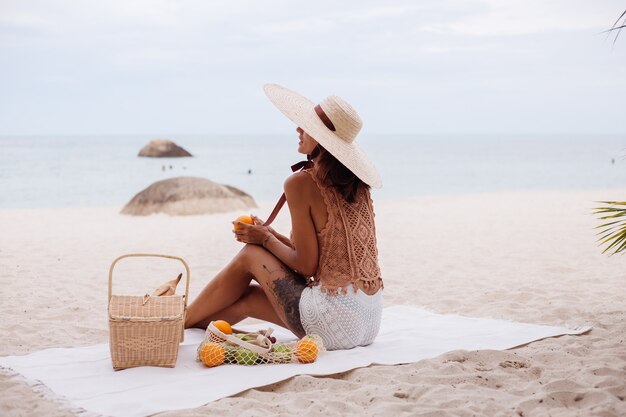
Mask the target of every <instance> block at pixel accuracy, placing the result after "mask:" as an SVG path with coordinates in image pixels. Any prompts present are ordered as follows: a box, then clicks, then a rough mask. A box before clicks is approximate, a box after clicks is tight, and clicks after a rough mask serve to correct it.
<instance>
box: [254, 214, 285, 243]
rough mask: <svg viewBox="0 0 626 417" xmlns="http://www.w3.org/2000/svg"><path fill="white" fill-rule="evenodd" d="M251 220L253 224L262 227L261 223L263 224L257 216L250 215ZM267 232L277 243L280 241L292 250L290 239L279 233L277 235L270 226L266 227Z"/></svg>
mask: <svg viewBox="0 0 626 417" xmlns="http://www.w3.org/2000/svg"><path fill="white" fill-rule="evenodd" d="M252 220H254V224H256V225H259V226H262V225H263V223H265V222H264V221H263V220H261V219H259V218H258V217H257V216H255V215H252ZM267 230H269V232H270V233H271V234H273V235H274V237H276V239H278V240H279V241H281V242H282V243H284V244H285V245H287V246H289V247H290V248H293V243H292V242H291V239H289V238H288V237H287V236H285V235H281V234H280V233H278V232H277V231H276V230H275V229H274V228H273V227H271V226H267Z"/></svg>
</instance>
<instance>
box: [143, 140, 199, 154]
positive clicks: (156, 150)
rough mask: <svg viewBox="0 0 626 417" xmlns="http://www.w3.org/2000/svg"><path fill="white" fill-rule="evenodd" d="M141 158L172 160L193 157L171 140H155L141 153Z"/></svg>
mask: <svg viewBox="0 0 626 417" xmlns="http://www.w3.org/2000/svg"><path fill="white" fill-rule="evenodd" d="M139 156H147V157H151V158H171V157H181V156H193V155H191V154H190V153H189V152H187V151H186V150H185V149H183V148H182V147H180V146H178V145H177V144H175V143H174V142H172V141H171V140H168V139H154V140H151V141H150V143H148V144H147V145H146V146H144V147H143V148H142V149H141V150H140V151H139Z"/></svg>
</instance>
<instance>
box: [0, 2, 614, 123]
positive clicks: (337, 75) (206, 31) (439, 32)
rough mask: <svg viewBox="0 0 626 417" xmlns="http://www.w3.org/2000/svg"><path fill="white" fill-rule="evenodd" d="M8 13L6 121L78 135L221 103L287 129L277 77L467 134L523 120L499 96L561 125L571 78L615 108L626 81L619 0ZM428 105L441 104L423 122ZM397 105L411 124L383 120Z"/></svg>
mask: <svg viewBox="0 0 626 417" xmlns="http://www.w3.org/2000/svg"><path fill="white" fill-rule="evenodd" d="M0 8H1V10H0V53H1V54H2V56H3V61H4V62H5V65H3V66H2V67H0V88H2V91H3V93H4V94H3V95H2V96H0V106H2V108H3V109H8V110H7V111H5V112H3V113H0V126H2V127H3V129H5V131H6V132H11V131H15V132H19V131H23V132H28V131H29V129H32V126H39V127H40V128H41V129H44V130H42V131H49V132H50V133H63V132H67V131H76V129H78V128H76V121H75V120H74V119H80V118H82V119H81V120H83V122H81V123H82V124H81V127H80V129H86V130H87V131H89V128H88V126H89V124H88V122H86V121H91V122H89V123H93V128H92V129H93V130H98V132H95V133H102V132H101V130H102V129H111V131H114V132H122V133H123V132H131V133H134V132H142V131H153V130H152V129H153V128H154V127H155V126H158V127H159V129H161V130H164V131H166V130H167V131H176V130H180V131H183V130H184V131H185V132H190V133H193V132H199V133H204V132H210V131H215V129H216V128H215V126H216V123H215V122H211V121H209V120H207V119H206V118H205V117H204V116H203V115H204V114H205V112H206V110H207V108H209V109H212V110H213V111H214V112H219V113H220V114H221V115H222V116H221V119H222V120H220V122H223V123H220V126H225V127H224V128H225V129H229V130H230V131H232V132H237V131H239V130H241V129H252V125H243V124H241V123H239V122H238V119H237V117H238V115H240V114H242V112H246V113H247V114H248V117H258V123H257V124H256V125H254V126H255V129H259V130H260V131H272V129H274V125H273V124H272V123H271V122H268V120H276V119H272V118H271V116H269V115H268V114H267V113H263V112H265V111H270V112H271V111H272V109H271V108H269V107H267V108H266V107H262V106H263V105H265V102H264V101H263V100H264V97H263V95H262V92H261V85H262V84H263V83H264V82H267V81H275V82H280V83H284V84H287V85H289V86H292V87H293V88H294V89H297V90H301V91H303V93H306V94H311V95H312V96H315V94H322V93H323V92H329V93H330V92H333V93H338V94H343V95H346V97H348V98H351V99H353V100H355V101H356V102H357V103H359V105H360V106H357V107H358V108H359V109H363V111H364V112H366V113H367V114H368V116H369V117H370V118H371V119H368V120H369V122H368V123H366V125H367V126H369V127H368V128H370V127H371V128H373V129H376V130H378V131H383V130H384V129H391V127H390V126H392V127H393V128H394V129H396V128H397V129H400V131H406V132H410V131H424V130H426V131H432V130H441V129H444V128H445V126H446V125H447V120H448V117H449V114H448V112H447V111H444V110H443V109H444V108H446V106H448V108H456V109H457V110H458V111H459V112H461V111H462V112H464V114H463V115H462V116H460V115H458V117H457V118H458V119H462V120H464V122H463V126H460V125H459V126H456V125H455V126H450V128H451V129H452V128H454V129H463V128H465V129H467V130H474V131H476V130H478V131H480V130H484V131H487V130H490V129H497V130H499V131H504V130H507V129H506V126H505V124H506V123H509V125H510V126H511V129H513V128H515V129H518V128H519V127H518V125H517V124H516V123H512V122H511V119H508V118H506V117H500V119H499V120H496V121H495V122H494V121H491V122H486V121H485V118H484V117H483V114H482V113H481V114H478V112H479V111H480V112H487V113H488V112H490V111H491V112H500V111H501V108H502V107H503V106H502V105H500V106H498V105H496V104H495V102H497V101H499V102H502V101H503V100H506V99H507V98H508V97H512V95H514V94H517V95H520V96H521V98H520V99H519V101H518V102H517V104H516V106H517V107H519V108H525V109H527V111H528V112H529V114H531V113H533V114H534V113H535V112H541V111H543V112H544V113H546V112H547V108H546V106H547V105H548V104H544V103H551V105H556V104H555V103H558V105H560V106H562V114H563V115H562V116H558V117H555V118H554V126H553V127H552V129H554V130H559V129H572V128H574V127H572V126H573V125H572V124H571V122H570V119H571V117H568V114H578V111H579V109H578V107H577V106H578V104H577V103H576V102H573V101H570V102H561V101H559V100H557V99H556V98H555V97H553V96H552V94H557V93H555V92H558V94H561V95H563V94H565V92H567V88H570V87H568V86H569V85H576V87H575V88H576V89H578V91H579V93H576V94H580V97H585V96H588V97H591V96H593V97H596V96H597V95H598V94H601V92H604V93H606V94H611V96H610V98H609V99H607V100H606V101H605V102H603V103H598V111H599V112H608V113H606V114H615V113H616V110H615V107H616V103H617V101H618V99H617V98H613V95H612V94H617V95H618V96H619V95H620V94H621V96H623V95H624V93H625V92H626V91H625V88H626V87H624V86H623V82H622V81H621V80H622V78H623V77H622V76H621V75H619V74H620V71H621V73H622V74H623V71H624V70H625V69H626V68H624V67H625V65H626V64H625V53H624V51H626V48H621V49H620V46H619V43H618V45H617V46H616V47H615V48H614V49H612V44H611V43H610V42H607V41H605V39H604V37H603V36H600V35H598V33H599V32H600V31H601V30H603V29H606V28H607V27H609V26H610V25H611V24H612V22H613V21H614V20H615V18H617V16H618V15H619V13H620V12H621V11H622V9H623V8H624V6H623V4H622V2H621V1H618V0H611V1H608V0H605V1H598V2H593V3H591V2H588V1H582V0H571V1H566V0H543V1H540V0H526V1H522V0H507V1H505V0H502V1H495V0H427V1H420V2H414V1H408V0H406V1H400V0H391V1H388V2H385V3H384V4H382V3H380V2H379V1H373V0H363V1H359V2H357V1H344V2H333V1H330V0H320V1H316V2H294V1H287V0H265V1H258V0H257V1H252V0H246V1H236V2H233V1H225V0H224V1H201V0H178V1H169V0H124V1H123V0H110V1H106V2H103V1H95V0H91V1H78V0H74V1H70V0H48V1H43V0H32V1H28V2H24V1H17V0H3V1H2V3H1V6H0ZM609 85H613V86H614V88H613V90H611V88H610V87H609ZM571 88H574V87H571ZM313 98H316V99H319V98H321V97H313ZM455 100H456V102H459V103H468V102H473V103H475V104H474V105H473V106H470V107H469V108H467V109H465V108H464V107H463V106H461V107H458V108H457V107H455V106H456V104H455ZM216 103H218V104H216ZM381 103H382V104H381ZM387 103H397V105H388V104H387ZM428 103H434V104H433V106H431V108H428ZM377 105H382V106H384V107H385V109H384V110H380V109H378V110H377V109H376V106H377ZM203 107H204V108H203ZM415 108H419V109H421V111H422V112H425V113H428V115H429V116H428V118H427V119H426V120H422V121H420V123H419V124H416V123H414V118H413V117H412V116H411V113H410V112H411V111H413V110H412V109H415ZM132 109H141V111H142V112H143V113H142V114H145V115H146V116H142V117H135V118H133V117H132ZM260 109H264V110H260ZM390 109H393V111H394V112H396V113H398V112H399V114H398V118H399V119H401V120H405V121H410V122H402V123H389V122H388V120H384V119H382V118H381V117H382V116H381V115H385V117H392V116H393V114H390V113H389V111H390ZM437 111H441V114H438V113H437ZM256 112H261V113H262V114H259V115H258V116H257V115H256ZM403 112H404V113H403ZM18 114H19V117H16V115H18ZM253 114H255V115H254V116H253ZM394 114H395V113H394ZM98 115H101V119H99V118H98ZM147 115H153V117H149V116H147ZM402 116H404V117H402ZM33 120H37V121H38V122H37V123H34V122H32V121H33ZM99 120H101V121H103V122H102V123H100V122H99ZM472 120H475V122H472ZM507 120H508V121H507ZM542 120H543V119H542ZM598 120H600V119H598ZM603 120H604V119H603ZM29 121H30V122H29ZM104 121H106V123H105V122H104ZM542 123H544V122H542ZM575 123H577V124H578V125H579V126H583V125H584V126H592V125H593V123H594V122H593V119H590V120H589V121H587V122H585V121H583V120H576V121H575ZM106 124H108V125H109V126H110V127H106V128H105V127H103V126H104V125H106ZM498 124H500V125H501V126H499V125H498ZM598 124H599V122H598ZM541 127H542V128H545V124H542V125H541ZM531 128H532V126H529V129H531ZM603 128H604V127H603ZM611 128H612V129H613V128H614V129H620V128H621V127H619V126H618V125H617V124H616V125H615V127H611ZM586 129H592V128H591V127H587V128H586ZM444 130H445V129H444ZM0 133H2V132H0Z"/></svg>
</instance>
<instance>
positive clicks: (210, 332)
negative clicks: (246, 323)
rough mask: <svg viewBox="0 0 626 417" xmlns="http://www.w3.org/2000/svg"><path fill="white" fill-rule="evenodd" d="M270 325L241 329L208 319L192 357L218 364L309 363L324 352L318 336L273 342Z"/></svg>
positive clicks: (214, 364)
mask: <svg viewBox="0 0 626 417" xmlns="http://www.w3.org/2000/svg"><path fill="white" fill-rule="evenodd" d="M272 332H273V329H271V328H269V329H267V330H259V331H258V332H242V331H238V330H236V329H232V328H231V327H230V325H229V324H228V323H226V322H225V321H223V320H218V321H212V322H211V323H209V325H208V326H207V329H206V333H205V335H204V340H203V341H202V343H200V346H198V355H197V358H196V360H198V361H199V362H202V363H204V364H205V365H206V366H209V367H213V366H218V365H222V364H237V365H246V366H251V365H261V364H269V363H312V362H315V360H316V359H317V357H318V356H319V354H320V353H322V352H324V351H325V349H324V344H323V343H322V339H321V338H320V337H319V336H317V335H309V336H305V337H303V338H302V339H300V340H298V341H295V342H290V343H281V342H278V343H277V342H276V339H275V338H274V337H272Z"/></svg>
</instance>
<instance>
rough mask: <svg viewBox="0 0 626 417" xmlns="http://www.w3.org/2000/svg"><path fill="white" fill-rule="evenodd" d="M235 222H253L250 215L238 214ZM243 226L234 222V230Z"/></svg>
mask: <svg viewBox="0 0 626 417" xmlns="http://www.w3.org/2000/svg"><path fill="white" fill-rule="evenodd" d="M235 222H241V223H246V224H254V220H252V216H239V217H237V218H236V219H235ZM241 229H243V227H241V226H239V225H238V224H235V230H241Z"/></svg>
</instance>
